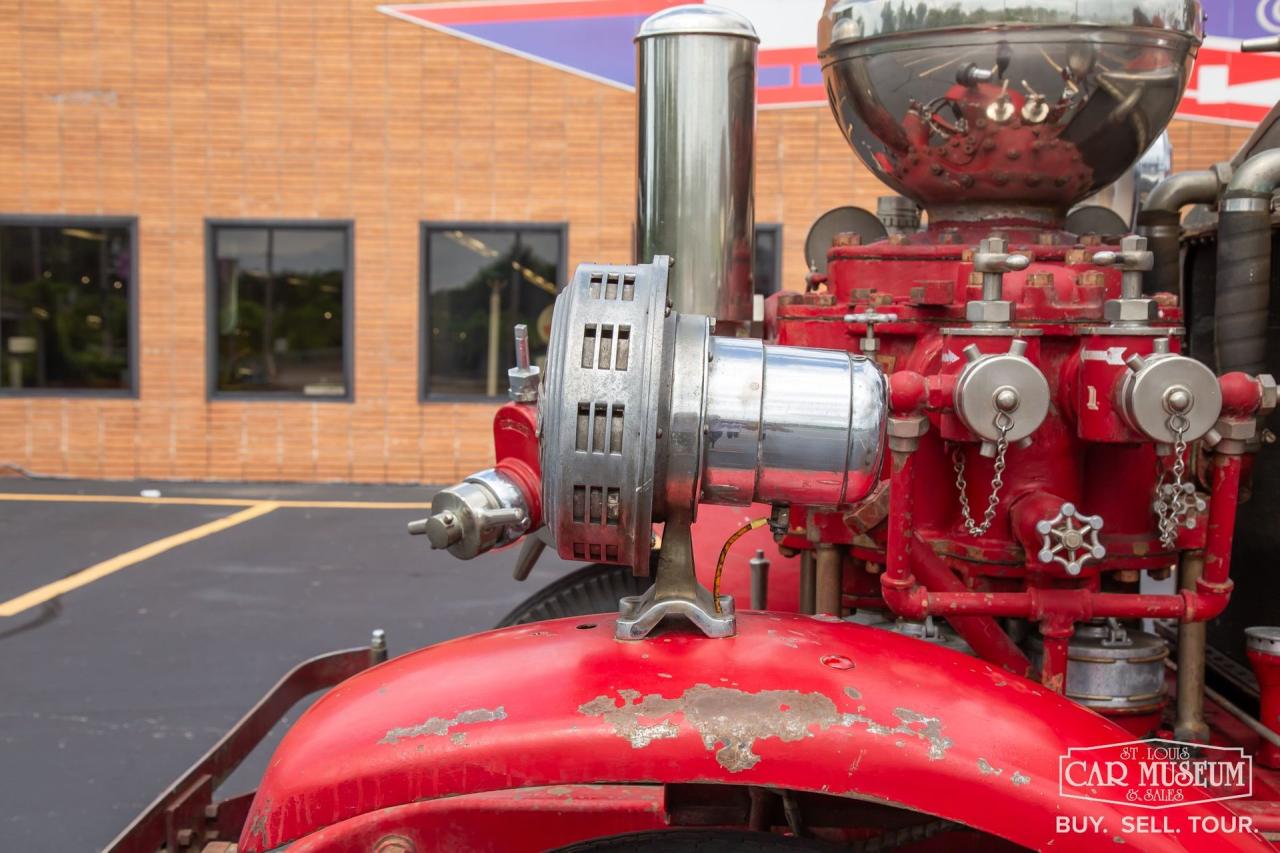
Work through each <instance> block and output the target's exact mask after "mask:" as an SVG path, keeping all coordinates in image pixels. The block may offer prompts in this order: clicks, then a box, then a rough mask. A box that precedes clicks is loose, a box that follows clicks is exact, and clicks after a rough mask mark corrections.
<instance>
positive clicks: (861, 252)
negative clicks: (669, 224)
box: [766, 223, 1261, 690]
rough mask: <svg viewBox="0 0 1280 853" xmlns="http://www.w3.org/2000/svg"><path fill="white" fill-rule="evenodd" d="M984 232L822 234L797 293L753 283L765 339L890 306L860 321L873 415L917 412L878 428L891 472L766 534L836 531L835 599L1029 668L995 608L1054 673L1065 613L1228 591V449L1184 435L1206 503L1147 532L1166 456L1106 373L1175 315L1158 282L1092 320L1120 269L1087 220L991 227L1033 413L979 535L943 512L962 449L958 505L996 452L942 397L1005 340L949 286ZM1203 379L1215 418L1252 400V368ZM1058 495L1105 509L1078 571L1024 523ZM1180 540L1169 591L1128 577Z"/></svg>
mask: <svg viewBox="0 0 1280 853" xmlns="http://www.w3.org/2000/svg"><path fill="white" fill-rule="evenodd" d="M991 231H992V226H991V225H990V223H983V225H982V226H981V232H980V233H979V232H978V231H977V230H975V229H973V228H966V227H964V226H958V227H956V228H950V229H943V228H938V227H936V226H935V228H934V229H933V230H931V231H929V232H922V233H919V234H916V235H913V236H912V237H910V238H906V239H904V238H900V237H894V238H890V239H889V240H887V241H880V242H877V243H874V244H872V245H867V246H863V245H859V243H858V240H857V238H856V235H847V234H846V235H840V236H839V237H837V238H836V240H835V242H834V244H833V246H832V249H831V251H830V254H829V268H828V272H827V274H826V275H816V274H815V275H812V276H810V282H809V290H808V292H806V293H803V294H800V293H783V294H778V295H777V296H775V297H772V298H771V300H770V302H769V306H768V310H767V314H766V337H768V338H770V339H772V340H775V341H776V342H777V343H780V344H788V345H795V346H806V347H824V348H840V349H848V350H853V351H856V350H858V349H859V348H860V347H862V346H863V344H862V343H861V341H862V339H863V338H864V337H865V336H866V334H867V324H866V323H865V322H858V321H856V320H850V319H849V318H847V315H849V314H851V313H852V314H866V313H874V314H879V315H893V316H894V317H895V318H896V319H892V320H888V319H882V320H881V321H880V322H878V323H875V326H874V337H875V338H876V339H878V348H875V349H874V350H872V351H873V352H874V356H875V358H876V359H877V361H878V362H879V363H880V364H881V366H882V367H883V368H884V370H885V371H886V373H888V374H890V386H891V400H890V405H891V410H892V412H893V414H894V416H895V417H894V418H893V419H891V427H890V433H891V436H892V435H893V433H894V429H893V426H892V423H893V421H898V422H899V423H900V424H903V423H908V422H910V421H911V420H912V419H914V420H915V422H916V423H917V424H918V427H917V431H919V430H920V429H925V432H924V434H923V435H921V436H920V437H919V438H918V439H908V440H906V441H905V442H904V441H898V442H897V443H896V444H895V442H894V439H893V438H892V437H891V438H890V443H891V444H890V446H891V448H892V450H893V454H892V456H893V460H892V465H891V466H890V465H886V470H885V472H884V474H883V477H884V480H885V482H886V484H888V485H890V488H888V489H882V490H881V492H880V493H879V495H878V497H875V498H873V499H872V500H871V501H869V502H866V503H864V504H862V505H860V506H858V507H856V508H854V509H852V510H848V511H844V510H838V511H833V510H830V509H822V508H813V507H803V506H794V505H793V506H792V507H791V508H790V514H789V518H788V528H787V533H786V535H785V536H784V538H783V540H782V545H783V546H784V547H786V548H792V549H796V550H803V549H809V548H813V547H815V545H816V544H817V543H835V544H841V545H846V546H848V549H847V553H848V555H849V557H848V560H849V561H851V565H850V563H848V562H847V563H846V565H845V569H846V570H845V572H844V575H843V577H844V581H843V584H844V594H845V600H846V603H848V604H852V605H854V606H865V605H870V604H874V603H878V601H877V600H878V599H880V598H881V597H883V601H884V603H885V604H887V605H888V606H889V609H891V610H892V611H894V612H896V613H897V614H899V615H901V616H905V617H908V618H914V619H920V618H923V617H925V616H927V615H939V616H946V617H947V619H948V620H949V621H950V622H951V623H952V626H953V627H954V628H955V629H956V630H957V631H958V632H959V633H961V635H962V636H964V638H965V639H966V640H967V641H968V642H969V643H970V645H971V646H973V648H974V649H975V651H977V652H978V653H979V654H981V655H982V656H983V657H985V658H987V659H988V660H991V661H993V662H996V663H999V664H1000V665H1002V666H1004V667H1006V668H1008V669H1010V670H1013V671H1016V672H1020V673H1026V672H1028V671H1029V669H1030V667H1029V663H1028V660H1027V658H1026V656H1025V655H1023V653H1022V652H1021V651H1020V650H1019V648H1018V647H1017V646H1015V645H1014V644H1013V642H1012V641H1011V640H1010V639H1009V638H1008V636H1007V635H1006V633H1005V632H1004V631H1002V630H1001V629H1000V627H999V626H998V625H997V624H996V623H995V617H998V616H1014V617H1021V618H1026V619H1029V620H1032V621H1035V622H1037V623H1038V624H1039V628H1040V630H1041V632H1042V634H1043V636H1044V641H1045V654H1044V656H1043V663H1042V664H1041V667H1040V671H1039V672H1038V673H1037V672H1033V673H1031V674H1032V675H1033V676H1036V677H1038V678H1039V679H1040V680H1042V681H1043V682H1044V683H1045V684H1046V685H1048V686H1050V687H1053V688H1054V689H1057V690H1061V689H1062V687H1063V677H1064V673H1065V668H1066V648H1067V642H1068V639H1069V638H1070V636H1071V632H1072V629H1073V626H1074V624H1075V623H1077V622H1079V621H1083V620H1087V619H1092V618H1098V617H1108V616H1113V617H1123V618H1138V617H1163V618H1178V619H1183V620H1189V621H1196V620H1204V619H1208V618H1212V617H1213V616H1215V615H1217V614H1218V613H1220V612H1221V611H1222V609H1223V608H1224V607H1225V605H1226V602H1227V599H1228V597H1229V595H1230V590H1231V581H1230V579H1229V577H1228V567H1229V560H1230V552H1231V531H1232V527H1233V525H1234V519H1235V507H1236V499H1237V492H1238V487H1239V481H1240V475H1241V467H1242V456H1241V455H1240V453H1239V452H1238V449H1235V448H1233V447H1228V445H1231V444H1232V443H1231V442H1226V443H1224V444H1221V445H1220V448H1219V451H1218V452H1215V453H1212V454H1209V453H1207V452H1205V451H1204V450H1203V448H1201V447H1200V443H1193V444H1192V445H1191V447H1190V449H1189V450H1188V451H1187V452H1186V454H1185V456H1184V463H1185V464H1186V466H1187V471H1188V476H1189V478H1194V479H1196V480H1197V481H1198V482H1197V491H1204V490H1208V491H1209V496H1208V501H1207V503H1208V508H1207V512H1204V513H1200V514H1199V517H1197V518H1195V524H1194V526H1188V527H1183V528H1182V529H1181V530H1180V531H1179V533H1178V536H1177V540H1176V543H1175V545H1174V547H1173V548H1168V547H1165V546H1164V545H1163V544H1162V542H1161V537H1160V533H1159V527H1158V519H1157V516H1156V513H1155V512H1154V510H1153V502H1154V499H1155V493H1156V488H1157V484H1158V482H1159V481H1160V479H1161V476H1162V475H1163V474H1164V472H1165V471H1166V470H1167V469H1168V468H1170V466H1172V465H1173V464H1174V462H1175V459H1176V457H1175V456H1174V454H1173V453H1171V452H1169V448H1167V447H1166V448H1158V447H1157V444H1156V443H1155V442H1153V441H1152V440H1151V439H1150V438H1148V437H1146V436H1144V435H1141V434H1139V433H1137V432H1135V430H1134V429H1133V428H1131V427H1130V426H1129V425H1128V424H1127V423H1126V421H1125V420H1124V418H1122V417H1121V415H1120V413H1119V411H1118V407H1119V405H1120V403H1119V387H1118V386H1119V384H1120V383H1121V382H1122V381H1123V379H1124V377H1125V375H1126V374H1127V373H1128V371H1129V368H1128V367H1127V366H1126V359H1128V358H1130V357H1131V356H1132V355H1134V354H1137V355H1139V356H1145V355H1149V354H1151V353H1152V352H1153V351H1154V350H1155V348H1156V347H1157V343H1156V341H1157V339H1158V338H1161V337H1167V339H1168V341H1169V347H1170V350H1171V351H1172V352H1178V350H1179V340H1180V338H1179V334H1180V330H1181V325H1182V323H1181V320H1182V316H1181V311H1180V309H1179V308H1178V306H1177V300H1176V297H1175V296H1173V295H1172V294H1158V295H1156V296H1155V297H1154V298H1155V300H1156V302H1157V305H1158V306H1159V313H1158V319H1156V320H1154V321H1152V322H1151V324H1150V329H1149V330H1147V331H1145V332H1144V331H1142V330H1136V331H1135V332H1134V333H1131V334H1130V333H1125V332H1124V331H1123V330H1122V329H1117V328H1115V327H1114V326H1111V325H1110V324H1108V323H1107V321H1106V320H1104V318H1103V305H1104V302H1105V301H1106V300H1108V299H1115V298H1118V297H1119V296H1120V295H1121V293H1120V291H1121V272H1120V271H1119V270H1117V269H1114V268H1104V267H1102V266H1100V265H1098V264H1096V263H1094V261H1093V256H1094V254H1095V253H1097V252H1099V251H1103V250H1109V251H1114V250H1116V247H1107V246H1103V245H1101V243H1100V241H1099V240H1097V239H1091V238H1085V239H1084V240H1081V241H1079V242H1078V241H1077V238H1076V237H1075V236H1074V235H1070V234H1067V233H1064V232H1056V231H1045V230H1038V229H1031V228H1019V227H1010V228H1007V229H1002V234H1003V236H1005V237H1006V238H1007V239H1008V241H1009V251H1010V252H1017V253H1020V254H1023V255H1026V256H1027V257H1029V258H1030V259H1031V263H1030V265H1029V266H1027V267H1026V269H1024V270H1022V271H1019V272H1008V273H1005V274H1004V278H1003V298H1004V299H1005V300H1009V301H1011V302H1013V303H1014V309H1015V314H1014V322H1013V327H1014V328H1015V329H1016V330H1019V332H1020V333H1021V334H1025V335H1027V337H1024V338H1022V340H1024V341H1026V344H1027V346H1026V350H1025V355H1026V357H1027V358H1028V359H1029V360H1030V361H1031V362H1032V363H1033V364H1034V365H1036V366H1037V367H1038V368H1039V369H1040V371H1041V372H1042V373H1043V375H1044V377H1045V378H1046V379H1047V380H1048V385H1049V390H1050V401H1049V411H1048V415H1047V416H1046V418H1045V420H1044V421H1043V423H1042V424H1041V425H1040V427H1039V428H1038V429H1037V430H1036V431H1035V433H1034V435H1033V437H1032V440H1031V441H1030V443H1029V444H1026V445H1025V446H1019V445H1011V446H1009V448H1008V452H1007V460H1006V463H1007V464H1006V467H1005V469H1004V471H1003V475H1002V477H1003V487H1002V490H1001V492H1000V498H999V501H998V502H997V503H996V505H995V507H994V515H993V516H992V517H991V524H990V527H989V529H988V530H987V532H986V533H985V534H984V535H981V536H973V535H970V533H969V531H968V530H967V529H966V525H965V523H964V520H963V517H962V514H961V502H960V494H959V491H958V484H957V479H958V478H957V470H956V469H957V463H958V462H963V466H964V471H965V475H966V479H967V498H968V504H969V505H970V506H971V507H972V508H973V515H974V516H975V517H978V518H981V516H982V513H983V509H984V508H985V507H986V506H987V502H988V497H989V495H990V493H991V489H992V481H993V477H994V475H995V471H994V470H993V468H994V462H993V460H992V459H991V458H989V457H988V456H987V455H984V454H983V453H982V448H981V446H980V444H979V441H978V437H977V436H975V435H973V434H972V433H971V432H970V431H969V429H967V428H966V427H965V425H964V423H962V422H961V420H960V418H958V417H957V414H956V412H955V411H954V408H953V403H952V399H953V396H952V395H953V391H954V387H955V383H956V377H957V374H958V373H959V372H960V370H961V369H962V368H963V366H964V364H965V362H966V358H965V355H964V353H963V350H964V348H965V347H967V346H970V345H973V346H975V347H976V348H977V350H978V351H979V352H981V353H1003V352H1006V351H1008V349H1009V346H1010V340H1011V339H1010V338H1009V337H1008V336H1003V337H1001V336H993V335H990V334H981V332H982V330H981V329H975V327H974V326H973V324H970V323H968V322H967V321H966V319H965V307H966V303H968V302H969V301H970V300H977V299H980V298H981V297H982V274H981V273H979V272H976V271H974V268H973V253H974V249H973V247H974V246H975V245H977V243H978V241H979V239H981V238H983V237H986V236H989V235H990V234H991ZM873 322H874V319H873ZM1157 330H1160V331H1163V332H1166V333H1167V334H1166V335H1161V334H1160V333H1159V332H1158V331H1157ZM868 349H869V348H868ZM1221 385H1222V388H1223V399H1224V408H1223V415H1222V417H1223V421H1220V422H1219V425H1222V424H1223V423H1224V422H1228V423H1234V422H1241V423H1243V422H1245V421H1251V420H1252V419H1253V418H1254V417H1255V415H1254V413H1255V412H1256V410H1257V407H1258V405H1259V402H1260V400H1261V392H1260V389H1259V387H1258V383H1257V381H1256V380H1253V379H1252V378H1250V377H1246V376H1243V375H1241V374H1234V375H1229V376H1227V377H1223V378H1222V380H1221ZM900 432H901V430H900ZM904 434H908V435H910V434H911V431H910V430H909V429H908V430H906V432H905V433H904ZM1215 437H1216V436H1215ZM1223 450H1226V451H1227V452H1222V451H1223ZM1233 450H1234V452H1232V451H1233ZM1160 451H1163V452H1160ZM1066 503H1070V504H1073V505H1074V507H1075V508H1077V509H1078V511H1079V513H1081V514H1084V515H1092V516H1101V518H1102V519H1103V520H1104V524H1103V526H1102V529H1101V531H1099V538H1100V541H1101V543H1102V544H1103V545H1104V546H1105V549H1106V555H1105V556H1104V557H1102V558H1101V559H1091V560H1087V561H1084V562H1083V564H1082V565H1081V566H1080V567H1078V568H1077V572H1078V573H1076V574H1070V573H1068V571H1067V570H1066V568H1065V567H1064V566H1063V565H1061V564H1060V563H1057V562H1047V563H1046V562H1041V561H1040V558H1039V553H1040V550H1041V541H1042V534H1041V532H1040V531H1038V530H1037V522H1040V521H1041V520H1045V519H1052V518H1053V517H1054V516H1055V515H1056V514H1057V513H1058V512H1059V510H1060V509H1061V508H1062V506H1063V504H1066ZM1188 550H1203V551H1204V552H1205V563H1206V570H1205V573H1204V577H1203V578H1202V579H1201V580H1200V582H1199V584H1198V586H1197V588H1196V589H1194V590H1188V591H1184V592H1183V593H1182V594H1181V595H1150V594H1140V593H1139V592H1138V586H1139V577H1140V573H1141V572H1142V571H1144V570H1145V571H1149V572H1152V573H1153V574H1155V575H1156V576H1157V577H1159V576H1161V575H1163V576H1167V575H1168V573H1169V571H1170V569H1171V567H1172V566H1173V565H1174V564H1175V563H1176V562H1177V560H1178V558H1179V553H1180V552H1183V551H1188Z"/></svg>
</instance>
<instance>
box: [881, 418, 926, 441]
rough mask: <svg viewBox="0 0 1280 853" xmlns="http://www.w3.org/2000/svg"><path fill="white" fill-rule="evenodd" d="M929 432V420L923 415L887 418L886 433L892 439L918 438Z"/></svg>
mask: <svg viewBox="0 0 1280 853" xmlns="http://www.w3.org/2000/svg"><path fill="white" fill-rule="evenodd" d="M928 431H929V419H928V418H927V417H925V416H924V415H907V416H906V417H901V418H900V417H894V416H890V417H889V425H888V433H889V435H890V436H892V437H894V438H919V437H920V436H922V435H924V434H925V433H927V432H928Z"/></svg>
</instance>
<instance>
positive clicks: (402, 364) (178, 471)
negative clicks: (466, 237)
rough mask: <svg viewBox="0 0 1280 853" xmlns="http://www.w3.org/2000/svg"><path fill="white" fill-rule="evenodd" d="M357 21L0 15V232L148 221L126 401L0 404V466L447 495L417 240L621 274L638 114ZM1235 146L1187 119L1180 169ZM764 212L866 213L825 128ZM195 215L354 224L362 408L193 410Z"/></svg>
mask: <svg viewBox="0 0 1280 853" xmlns="http://www.w3.org/2000/svg"><path fill="white" fill-rule="evenodd" d="M375 6H376V3H375V2H372V0H353V2H348V3H341V2H335V0H315V2H311V3H289V2H284V0H277V1H276V2H270V0H239V1H238V2H237V0H219V2H213V0H170V2H158V0H143V2H137V0H95V2H90V1H89V0H66V2H61V3H32V2H27V3H21V4H17V3H14V2H10V3H6V4H5V5H4V8H5V10H6V11H5V12H4V18H5V25H4V26H2V27H0V116H3V117H4V118H3V120H0V213H30V214H49V213H64V214H71V215H76V214H79V215H89V214H101V215H128V216H136V217H137V218H138V243H139V245H138V246H137V253H138V259H139V275H138V281H137V282H136V286H137V287H138V288H139V294H140V298H139V307H140V315H139V318H138V320H139V322H138V329H139V333H140V341H139V346H138V354H139V358H140V364H139V376H140V388H139V395H138V397H137V399H133V400H121V399H93V398H84V397H80V398H49V397H4V398H0V464H6V463H7V464H12V465H17V466H20V467H22V468H25V469H27V470H30V471H33V472H37V473H41V474H56V475H73V476H87V477H112V478H122V477H156V478H195V479H204V478H216V479H247V480H352V481H365V482H381V481H392V482H414V481H422V482H445V481H452V480H455V479H457V478H458V477H460V476H461V475H464V474H465V473H467V472H469V471H471V470H474V469H476V468H478V467H482V466H484V465H485V464H487V463H488V462H489V460H490V457H491V448H490V440H489V419H490V415H491V412H492V408H493V407H492V405H490V404H485V403H478V404H466V403H443V402H428V403H425V404H424V403H420V402H419V400H418V364H419V360H418V359H419V339H418V334H419V329H418V316H419V313H418V303H419V281H420V279H419V268H418V267H419V246H418V238H419V234H418V225H419V222H420V221H421V220H425V219H446V220H503V221H511V220H530V221H549V222H562V221H563V222H567V223H568V226H569V231H568V236H569V258H568V261H569V269H570V270H571V269H572V267H573V266H574V265H576V264H577V263H579V262H582V261H587V260H611V259H621V260H625V259H627V258H628V257H629V255H630V235H631V221H630V219H631V210H632V197H633V186H634V178H633V174H632V144H633V142H632V140H633V128H634V119H633V115H632V96H631V95H629V94H627V93H625V92H621V91H618V90H616V89H613V88H610V87H607V86H603V85H600V84H597V83H593V82H590V81H588V80H585V79H582V78H579V77H576V76H574V75H571V74H567V73H564V72H560V71H556V70H554V69H550V68H546V67H543V66H540V65H536V64H534V63H532V62H528V61H525V60H522V59H519V58H516V57H511V56H508V55H506V54H503V53H499V52H497V51H493V50H490V49H487V48H484V47H480V46H477V45H473V44H470V43H467V42H464V41H461V40H458V39H454V38H451V37H449V36H445V35H442V34H438V33H435V32H433V31H430V30H427V29H425V28H421V27H415V26H412V25H410V24H408V23H405V22H403V21H398V20H395V19H392V18H390V17H387V16H385V15H382V14H379V13H378V12H376V10H375ZM1245 135H1246V134H1245V132H1244V131H1241V130H1236V129H1228V128H1221V127H1215V126H1211V125H1191V124H1187V123H1181V122H1179V123H1176V125H1175V128H1174V136H1173V141H1174V146H1175V157H1176V163H1177V166H1178V168H1191V167H1197V166H1202V165H1205V164H1207V163H1210V162H1212V161H1214V160H1217V159H1221V158H1222V157H1223V156H1224V155H1225V154H1226V153H1227V152H1229V151H1230V150H1233V149H1234V147H1235V146H1237V145H1238V144H1239V142H1240V141H1241V140H1242V139H1243V138H1244V136H1245ZM758 144H759V155H758V157H759V167H758V170H757V187H756V209H757V219H758V220H759V221H761V222H781V223H783V224H784V232H783V237H784V263H783V276H784V280H785V281H786V283H787V284H788V285H789V286H793V287H794V286H796V285H798V284H799V282H800V281H801V278H802V276H803V274H804V266H803V252H802V245H803V241H804V236H805V232H806V230H807V228H808V226H809V223H810V222H811V221H812V220H813V219H814V218H815V217H816V216H817V215H819V214H820V213H822V212H823V211H825V210H827V209H829V208H831V207H834V206H836V205H839V204H850V203H852V204H857V205H861V206H864V207H872V208H874V204H875V196H876V195H877V194H878V193H879V192H880V191H881V190H880V185H879V184H878V182H877V181H875V179H874V178H872V177H871V176H870V175H869V174H868V173H867V172H866V171H865V170H863V169H862V168H861V167H859V166H857V165H856V163H855V160H854V158H853V156H852V155H851V153H850V152H849V150H848V148H847V146H846V145H845V143H844V141H843V140H842V139H841V137H840V134H839V132H838V131H837V129H836V127H835V125H834V123H833V122H832V120H831V117H830V114H829V112H828V111H827V110H826V109H825V108H824V109H798V110H776V111H764V112H762V113H761V114H760V119H759V143H758ZM206 218H270V219H274V218H290V219H308V218H314V219H349V220H352V221H353V222H354V223H355V270H354V273H355V294H356V296H355V318H354V340H353V341H352V342H350V343H349V345H351V346H353V347H354V360H355V377H354V388H355V400H354V402H351V403H335V402H315V403H312V402H292V401H291V402H274V403H273V402H269V401H261V402H259V401H254V402H239V401H234V402H233V401H217V402H209V401H207V400H206V398H205V376H206V370H205V341H204V329H205V280H204V276H205V273H204V249H205V247H204V221H205V219H206Z"/></svg>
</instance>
